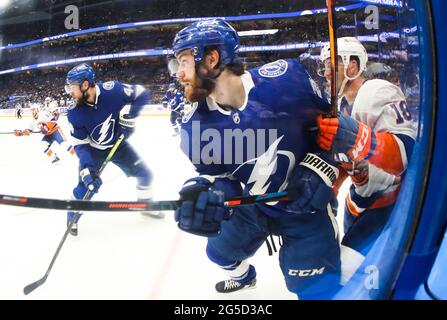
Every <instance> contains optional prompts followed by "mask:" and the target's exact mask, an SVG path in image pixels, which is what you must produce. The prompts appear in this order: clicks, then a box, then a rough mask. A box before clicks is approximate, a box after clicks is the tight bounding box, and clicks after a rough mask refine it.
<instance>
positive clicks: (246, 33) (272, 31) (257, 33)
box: [237, 29, 278, 37]
mask: <svg viewBox="0 0 447 320" xmlns="http://www.w3.org/2000/svg"><path fill="white" fill-rule="evenodd" d="M277 32H278V29H265V30H249V31H239V32H238V33H237V34H238V35H239V37H248V36H262V35H266V34H275V33H277Z"/></svg>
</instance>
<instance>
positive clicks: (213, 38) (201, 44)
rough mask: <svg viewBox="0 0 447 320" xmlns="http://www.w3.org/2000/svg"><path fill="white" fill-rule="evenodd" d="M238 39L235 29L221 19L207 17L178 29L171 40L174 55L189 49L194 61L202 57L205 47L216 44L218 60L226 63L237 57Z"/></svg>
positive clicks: (197, 61)
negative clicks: (218, 53) (218, 54)
mask: <svg viewBox="0 0 447 320" xmlns="http://www.w3.org/2000/svg"><path fill="white" fill-rule="evenodd" d="M239 45H240V41H239V35H238V34H237V32H236V30H234V28H233V27H232V26H231V25H230V24H229V23H228V22H226V21H224V20H222V19H209V20H201V21H197V22H194V23H193V24H191V25H189V26H187V27H186V28H183V29H182V30H180V31H179V32H178V33H177V34H176V35H175V38H174V41H173V42H172V50H173V51H174V55H175V56H177V54H178V53H179V52H180V51H183V50H185V49H191V52H192V54H193V56H194V61H195V62H196V63H199V62H200V61H202V59H203V55H204V53H205V48H206V47H209V46H216V47H217V48H218V49H219V52H220V61H221V63H222V64H224V65H226V64H229V63H232V62H233V61H234V60H235V59H236V58H237V51H238V49H239Z"/></svg>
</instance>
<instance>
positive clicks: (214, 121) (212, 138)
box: [181, 60, 330, 217]
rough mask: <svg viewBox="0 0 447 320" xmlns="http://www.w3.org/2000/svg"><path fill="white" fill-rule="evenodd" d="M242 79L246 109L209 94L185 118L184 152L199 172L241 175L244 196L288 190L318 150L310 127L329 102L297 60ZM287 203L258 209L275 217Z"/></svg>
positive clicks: (268, 66)
mask: <svg viewBox="0 0 447 320" xmlns="http://www.w3.org/2000/svg"><path fill="white" fill-rule="evenodd" d="M241 79H242V83H243V86H244V89H245V94H246V99H245V102H244V104H243V106H242V107H240V108H238V109H234V108H224V107H222V106H220V105H218V104H217V103H216V102H215V101H214V100H213V99H212V98H210V97H208V98H207V99H206V100H204V101H200V102H198V103H194V104H193V106H192V110H191V112H190V113H189V114H188V115H187V116H185V117H184V118H183V119H182V132H181V147H182V150H183V152H184V153H185V154H186V155H187V156H188V157H189V158H190V160H191V161H192V163H193V164H194V165H195V168H196V170H197V171H198V173H199V174H200V175H212V176H229V177H231V178H232V179H236V180H237V181H239V182H241V184H242V186H243V188H244V195H248V194H250V195H255V194H263V193H270V192H278V191H283V190H285V189H286V187H287V185H288V181H289V178H290V176H291V173H292V171H293V169H294V168H295V166H296V165H298V164H299V162H300V161H301V160H302V159H303V158H304V156H305V154H306V153H307V152H313V151H315V150H316V149H317V146H316V142H315V136H314V135H315V133H314V132H312V131H311V130H309V129H310V128H312V127H315V126H316V116H317V115H318V114H320V113H323V112H327V111H328V110H329V109H330V105H329V103H328V101H327V99H326V98H325V97H324V96H322V93H321V91H320V90H319V88H318V87H317V85H316V83H315V82H314V81H313V80H312V79H311V78H310V76H309V74H308V72H307V71H306V69H305V68H304V66H303V65H302V64H301V63H299V62H297V61H295V60H278V61H275V62H272V63H269V64H266V65H264V66H261V67H259V68H255V69H252V70H250V71H247V72H245V73H244V74H243V75H242V76H241ZM283 205H284V204H281V203H279V204H268V205H266V204H262V205H259V208H260V209H261V210H262V211H263V212H264V213H266V214H268V215H270V216H273V217H276V216H278V215H280V214H281V212H282V209H281V208H282V207H283Z"/></svg>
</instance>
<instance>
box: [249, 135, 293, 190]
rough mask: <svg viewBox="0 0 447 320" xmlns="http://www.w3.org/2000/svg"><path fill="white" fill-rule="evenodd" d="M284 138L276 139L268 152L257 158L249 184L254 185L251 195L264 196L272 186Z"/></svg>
mask: <svg viewBox="0 0 447 320" xmlns="http://www.w3.org/2000/svg"><path fill="white" fill-rule="evenodd" d="M283 137H284V136H281V137H279V138H278V139H276V140H275V141H274V142H273V143H272V144H271V145H270V147H269V148H268V150H267V151H266V152H264V153H263V154H262V155H260V156H259V157H258V158H256V163H255V166H254V168H253V171H252V172H251V175H250V178H248V181H247V182H248V183H252V182H254V184H253V187H252V188H251V190H250V193H251V194H263V193H265V192H266V191H267V189H268V187H269V186H270V182H268V180H269V178H270V176H271V175H272V174H274V173H275V171H276V165H277V162H278V154H277V153H278V144H279V143H280V141H281V140H282V138H283Z"/></svg>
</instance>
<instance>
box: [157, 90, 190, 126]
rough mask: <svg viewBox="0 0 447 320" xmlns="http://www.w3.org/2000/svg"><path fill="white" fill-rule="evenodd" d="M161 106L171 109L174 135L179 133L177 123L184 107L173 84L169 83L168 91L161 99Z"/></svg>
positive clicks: (178, 124) (182, 99)
mask: <svg viewBox="0 0 447 320" xmlns="http://www.w3.org/2000/svg"><path fill="white" fill-rule="evenodd" d="M162 102H163V106H164V107H165V108H167V107H168V106H169V107H170V108H171V118H170V121H171V125H172V128H174V131H175V133H176V134H178V133H179V126H180V123H179V121H180V120H181V115H182V109H183V107H184V105H185V102H184V98H183V95H182V93H181V92H180V91H179V90H178V89H177V88H176V87H175V83H170V84H169V87H168V91H167V92H166V94H165V96H164V97H163V100H162Z"/></svg>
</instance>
